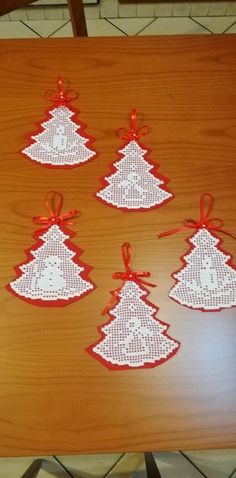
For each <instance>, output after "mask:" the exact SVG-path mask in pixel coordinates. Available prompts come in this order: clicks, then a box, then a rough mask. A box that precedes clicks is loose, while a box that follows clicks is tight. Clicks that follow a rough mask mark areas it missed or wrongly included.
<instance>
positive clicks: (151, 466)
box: [144, 452, 161, 478]
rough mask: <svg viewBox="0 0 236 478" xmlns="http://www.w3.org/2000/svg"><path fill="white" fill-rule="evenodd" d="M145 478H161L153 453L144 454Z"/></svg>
mask: <svg viewBox="0 0 236 478" xmlns="http://www.w3.org/2000/svg"><path fill="white" fill-rule="evenodd" d="M144 459H145V465H146V471H147V478H161V474H160V471H159V470H158V467H157V464H156V462H155V459H154V456H153V453H147V452H146V453H144Z"/></svg>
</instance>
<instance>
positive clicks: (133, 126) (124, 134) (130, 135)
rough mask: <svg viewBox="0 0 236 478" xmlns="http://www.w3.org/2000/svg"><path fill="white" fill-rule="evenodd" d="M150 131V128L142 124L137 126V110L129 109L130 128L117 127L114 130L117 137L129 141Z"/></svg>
mask: <svg viewBox="0 0 236 478" xmlns="http://www.w3.org/2000/svg"><path fill="white" fill-rule="evenodd" d="M150 131H151V128H149V126H147V125H146V124H144V125H143V126H141V127H140V128H137V110H132V111H131V116H130V130H127V129H126V128H119V129H118V130H117V132H116V134H117V136H118V138H120V139H124V140H127V141H131V140H133V139H138V138H140V136H144V135H145V134H148V133H149V132H150Z"/></svg>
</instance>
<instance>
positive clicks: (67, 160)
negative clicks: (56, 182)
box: [22, 106, 96, 166]
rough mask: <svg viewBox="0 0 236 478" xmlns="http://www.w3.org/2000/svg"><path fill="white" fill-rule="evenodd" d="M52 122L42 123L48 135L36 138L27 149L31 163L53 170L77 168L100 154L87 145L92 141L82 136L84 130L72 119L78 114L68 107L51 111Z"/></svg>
mask: <svg viewBox="0 0 236 478" xmlns="http://www.w3.org/2000/svg"><path fill="white" fill-rule="evenodd" d="M49 113H50V115H51V116H52V118H50V119H49V120H48V121H45V122H44V123H42V127H43V128H44V131H42V132H41V133H39V134H37V135H35V136H32V137H31V138H32V140H34V141H33V142H32V144H30V146H28V147H27V148H25V149H23V151H22V152H23V153H24V154H26V155H27V156H28V157H29V158H30V159H32V160H34V161H37V162H38V163H41V164H48V165H51V166H63V165H64V166H73V165H77V164H80V163H84V162H85V161H88V160H89V159H91V158H92V157H93V156H94V155H95V154H96V153H95V152H94V151H92V150H91V149H89V148H88V147H87V146H86V144H87V143H88V142H89V139H88V138H86V137H85V136H83V135H82V134H81V133H79V130H81V126H80V125H79V124H75V123H74V122H73V121H72V120H71V117H72V116H73V115H74V113H73V112H72V111H71V110H70V109H69V108H68V107H67V106H59V107H56V108H54V109H52V110H50V111H49Z"/></svg>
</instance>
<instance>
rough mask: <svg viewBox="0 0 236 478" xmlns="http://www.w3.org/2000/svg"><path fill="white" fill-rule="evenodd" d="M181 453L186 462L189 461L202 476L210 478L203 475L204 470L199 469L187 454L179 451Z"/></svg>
mask: <svg viewBox="0 0 236 478" xmlns="http://www.w3.org/2000/svg"><path fill="white" fill-rule="evenodd" d="M179 453H180V454H181V455H182V456H183V457H184V458H185V460H187V461H188V462H189V463H191V465H192V466H193V467H194V468H195V469H196V470H197V471H199V473H201V475H202V476H203V477H204V478H208V477H207V475H205V473H203V471H202V470H200V468H198V466H197V465H195V463H194V462H193V461H192V460H191V458H189V456H188V455H185V453H184V452H183V451H181V450H179Z"/></svg>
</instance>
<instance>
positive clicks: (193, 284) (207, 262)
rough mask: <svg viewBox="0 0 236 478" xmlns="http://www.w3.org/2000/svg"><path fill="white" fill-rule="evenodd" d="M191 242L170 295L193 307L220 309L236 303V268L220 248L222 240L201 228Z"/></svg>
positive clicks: (190, 239)
mask: <svg viewBox="0 0 236 478" xmlns="http://www.w3.org/2000/svg"><path fill="white" fill-rule="evenodd" d="M188 241H189V242H190V243H191V244H192V247H193V249H192V250H191V252H190V253H189V254H187V255H186V256H184V257H183V260H184V261H185V263H187V265H186V266H184V267H183V268H182V269H180V270H179V272H177V273H175V274H173V277H174V278H175V279H176V280H177V284H176V285H175V286H174V287H173V288H172V289H171V290H170V292H169V296H170V297H171V298H172V299H174V300H176V301H177V302H179V303H180V304H182V305H186V306H187V307H190V308H193V309H202V310H206V311H207V310H208V311H209V310H219V309H222V308H228V307H232V306H236V268H235V267H234V266H233V267H231V266H230V265H229V264H227V262H228V261H229V260H231V256H230V255H226V254H224V252H223V251H222V250H221V249H220V248H219V246H218V244H219V242H220V239H218V238H217V237H215V236H213V235H212V234H211V233H210V231H209V230H207V229H205V228H200V229H199V230H198V231H197V232H196V233H195V234H194V235H193V236H192V237H191V238H189V239H188Z"/></svg>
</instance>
